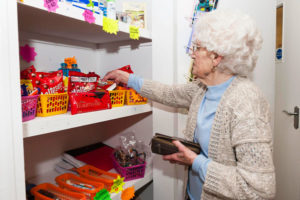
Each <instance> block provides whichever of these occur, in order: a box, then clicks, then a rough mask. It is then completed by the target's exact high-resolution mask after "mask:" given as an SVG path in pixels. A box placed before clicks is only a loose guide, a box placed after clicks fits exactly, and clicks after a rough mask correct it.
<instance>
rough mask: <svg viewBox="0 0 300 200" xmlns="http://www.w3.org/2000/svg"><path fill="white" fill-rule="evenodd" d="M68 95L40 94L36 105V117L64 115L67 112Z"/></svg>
mask: <svg viewBox="0 0 300 200" xmlns="http://www.w3.org/2000/svg"><path fill="white" fill-rule="evenodd" d="M68 100H69V96H68V93H59V94H42V95H40V97H39V100H38V104H37V116H39V117H48V116H52V115H58V114H63V113H66V112H67V110H68Z"/></svg>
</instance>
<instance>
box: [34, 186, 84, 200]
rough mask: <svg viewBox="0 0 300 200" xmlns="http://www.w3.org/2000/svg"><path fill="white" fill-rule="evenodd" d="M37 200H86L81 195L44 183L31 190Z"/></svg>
mask: <svg viewBox="0 0 300 200" xmlns="http://www.w3.org/2000/svg"><path fill="white" fill-rule="evenodd" d="M31 193H32V194H33V196H34V199H35V200H50V199H68V200H86V198H85V196H84V195H83V194H81V193H77V192H71V191H68V190H64V189H62V188H59V187H57V186H55V185H52V184H50V183H43V184H40V185H38V186H35V187H34V188H32V189H31Z"/></svg>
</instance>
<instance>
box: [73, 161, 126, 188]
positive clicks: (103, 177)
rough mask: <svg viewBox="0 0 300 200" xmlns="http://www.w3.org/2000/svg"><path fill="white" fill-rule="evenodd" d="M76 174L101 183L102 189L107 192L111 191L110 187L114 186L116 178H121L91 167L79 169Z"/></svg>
mask: <svg viewBox="0 0 300 200" xmlns="http://www.w3.org/2000/svg"><path fill="white" fill-rule="evenodd" d="M77 172H78V173H79V174H80V176H81V177H84V178H86V179H89V180H92V181H96V182H101V183H103V184H104V188H105V189H107V190H108V191H110V190H111V187H112V185H113V184H114V180H115V179H116V178H118V176H121V175H120V174H117V173H111V172H107V171H104V170H101V169H98V168H96V167H93V166H91V165H85V166H83V167H80V168H78V169H77Z"/></svg>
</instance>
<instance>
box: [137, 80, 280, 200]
mask: <svg viewBox="0 0 300 200" xmlns="http://www.w3.org/2000/svg"><path fill="white" fill-rule="evenodd" d="M205 91H206V87H205V86H204V85H203V84H201V83H199V82H198V83H188V84H184V85H172V86H169V85H165V84H161V83H158V82H154V81H150V80H144V83H143V86H142V89H141V94H142V95H143V96H145V97H147V98H149V99H152V100H154V101H157V102H160V103H163V104H166V105H169V106H173V107H177V108H179V107H180V108H187V109H189V113H188V119H187V125H186V130H185V132H184V135H185V137H186V139H188V140H193V137H194V132H195V128H196V122H197V112H198V110H199V106H200V103H201V101H202V98H203V95H204V93H205ZM208 157H209V158H210V159H211V160H212V161H211V162H210V163H209V164H208V167H207V174H206V178H205V183H204V186H203V190H202V196H201V199H202V200H207V199H208V200H215V199H272V198H273V197H274V196H275V172H274V164H273V159H272V132H271V126H270V112H269V105H268V103H267V101H266V100H265V98H264V96H263V94H262V93H261V91H260V90H259V89H258V88H257V87H256V86H255V85H254V83H252V82H251V81H250V80H248V79H246V78H242V77H236V78H235V79H234V80H233V81H232V82H231V84H230V86H229V87H228V88H227V89H226V91H225V93H224V94H223V96H222V98H221V100H220V103H219V105H218V107H217V110H216V114H215V118H214V121H213V125H212V128H211V133H210V141H209V146H208ZM185 177H186V180H185V183H186V182H187V173H186V176H185ZM184 189H185V188H184Z"/></svg>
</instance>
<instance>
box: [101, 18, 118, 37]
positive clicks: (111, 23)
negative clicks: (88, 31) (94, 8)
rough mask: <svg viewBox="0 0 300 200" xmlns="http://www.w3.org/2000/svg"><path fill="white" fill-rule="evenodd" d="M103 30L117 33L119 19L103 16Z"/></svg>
mask: <svg viewBox="0 0 300 200" xmlns="http://www.w3.org/2000/svg"><path fill="white" fill-rule="evenodd" d="M103 31H105V32H107V33H110V34H115V35H117V33H118V31H119V21H118V20H114V19H110V18H107V17H103Z"/></svg>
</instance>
